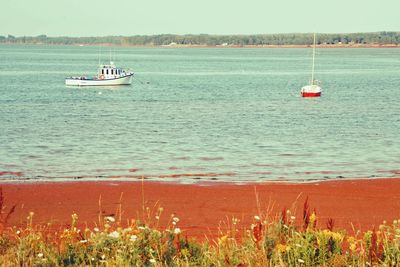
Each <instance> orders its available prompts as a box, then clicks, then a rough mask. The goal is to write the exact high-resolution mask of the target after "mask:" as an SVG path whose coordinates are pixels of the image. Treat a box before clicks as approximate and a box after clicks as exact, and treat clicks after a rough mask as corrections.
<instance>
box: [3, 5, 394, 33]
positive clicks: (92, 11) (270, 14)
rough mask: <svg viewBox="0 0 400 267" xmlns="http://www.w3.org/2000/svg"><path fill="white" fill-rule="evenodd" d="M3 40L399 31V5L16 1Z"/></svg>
mask: <svg viewBox="0 0 400 267" xmlns="http://www.w3.org/2000/svg"><path fill="white" fill-rule="evenodd" d="M0 6H1V9H0V10H1V15H0V35H8V34H12V35H16V36H23V35H26V36H36V35H39V34H47V35H48V36H107V35H125V36H130V35H138V34H145V35H152V34H162V33H173V34H190V33H191V34H199V33H208V34H259V33H293V32H319V33H333V32H334V33H347V32H374V31H400V0H319V1H317V0H273V1H272V0H240V1H235V0H197V1H194V0H131V1H129V0H119V1H111V0H110V1H106V0H97V1H93V0H13V1H10V0H9V1H2V3H1V5H0Z"/></svg>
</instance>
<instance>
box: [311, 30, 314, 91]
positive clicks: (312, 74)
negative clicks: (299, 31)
mask: <svg viewBox="0 0 400 267" xmlns="http://www.w3.org/2000/svg"><path fill="white" fill-rule="evenodd" d="M314 61H315V32H314V45H313V54H312V68H311V85H313V84H314Z"/></svg>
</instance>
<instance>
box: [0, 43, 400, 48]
mask: <svg viewBox="0 0 400 267" xmlns="http://www.w3.org/2000/svg"><path fill="white" fill-rule="evenodd" d="M0 45H16V46H23V45H37V46H78V47H87V46H93V47H98V46H103V47H136V48H227V49H229V48H267V49H268V48H311V47H312V46H311V45H289V44H287V45H285V44H284V45H183V44H173V45H116V44H111V43H103V44H47V43H0ZM316 48H317V49H318V48H322V49H325V48H327V49H330V48H400V44H317V45H316Z"/></svg>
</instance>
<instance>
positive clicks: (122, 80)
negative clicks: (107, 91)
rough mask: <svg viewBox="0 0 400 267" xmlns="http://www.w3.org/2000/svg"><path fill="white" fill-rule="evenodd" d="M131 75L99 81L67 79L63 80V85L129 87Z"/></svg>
mask: <svg viewBox="0 0 400 267" xmlns="http://www.w3.org/2000/svg"><path fill="white" fill-rule="evenodd" d="M132 78H133V73H131V74H128V75H126V76H123V77H118V78H110V79H100V78H86V77H69V78H66V79H65V85H70V86H114V85H130V84H131V83H132Z"/></svg>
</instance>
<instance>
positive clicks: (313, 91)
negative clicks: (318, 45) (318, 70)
mask: <svg viewBox="0 0 400 267" xmlns="http://www.w3.org/2000/svg"><path fill="white" fill-rule="evenodd" d="M314 62H315V33H314V45H313V54H312V68H311V80H310V84H308V85H305V86H303V87H302V88H301V91H300V93H301V96H302V97H319V96H321V92H322V88H321V82H320V81H318V80H315V79H314Z"/></svg>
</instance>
